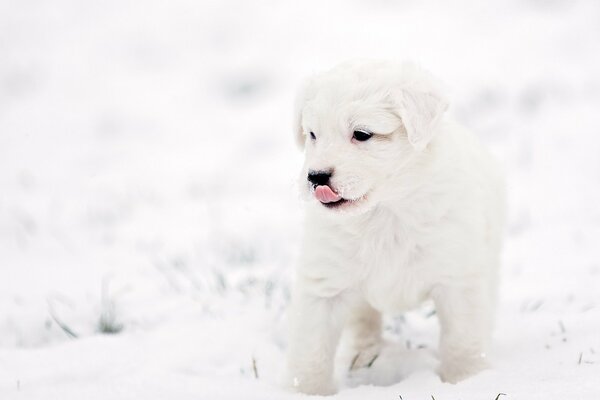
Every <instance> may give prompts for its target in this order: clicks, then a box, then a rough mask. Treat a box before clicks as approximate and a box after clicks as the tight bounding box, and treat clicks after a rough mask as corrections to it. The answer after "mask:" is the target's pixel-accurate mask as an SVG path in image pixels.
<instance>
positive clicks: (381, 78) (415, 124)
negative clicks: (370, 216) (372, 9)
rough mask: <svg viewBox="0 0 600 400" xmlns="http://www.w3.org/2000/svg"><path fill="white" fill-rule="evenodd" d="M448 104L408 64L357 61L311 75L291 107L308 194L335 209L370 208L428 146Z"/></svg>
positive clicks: (424, 74)
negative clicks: (302, 156)
mask: <svg viewBox="0 0 600 400" xmlns="http://www.w3.org/2000/svg"><path fill="white" fill-rule="evenodd" d="M447 106H448V105H447V103H446V101H445V100H444V98H443V97H442V95H441V93H440V91H439V89H437V87H436V84H435V82H434V80H433V79H432V78H431V76H430V75H429V74H428V73H427V72H425V71H423V70H421V69H419V68H417V67H416V66H414V65H412V64H399V63H394V62H369V61H359V62H356V61H355V62H351V63H345V64H342V65H340V66H338V67H336V68H334V69H332V70H330V71H328V72H325V73H322V74H319V75H316V76H314V77H313V78H311V79H309V80H308V82H307V83H306V84H305V86H304V88H303V89H302V90H301V91H300V93H299V95H298V97H297V100H296V110H295V125H296V126H295V129H296V138H297V141H298V143H299V145H300V146H301V147H302V148H304V151H305V163H304V168H303V171H302V175H301V180H302V185H301V186H302V187H304V188H305V193H306V194H308V195H309V196H310V198H312V199H313V200H314V201H316V202H317V203H318V204H319V205H320V206H322V208H324V209H328V210H332V211H347V212H352V213H361V212H365V211H367V210H369V209H371V208H372V207H374V206H375V205H377V204H378V203H379V202H381V201H382V200H383V199H385V198H386V197H389V195H390V192H391V191H392V190H393V188H392V187H390V186H393V182H394V178H395V177H397V176H398V174H401V173H402V171H403V170H406V169H407V168H411V164H412V163H414V162H415V160H417V159H418V156H419V154H420V153H421V152H423V151H424V150H425V149H426V148H427V146H428V144H429V143H430V142H431V140H432V139H433V137H434V135H435V133H436V131H437V130H438V129H437V128H438V126H439V125H440V120H441V117H442V115H443V113H444V111H445V110H446V108H447Z"/></svg>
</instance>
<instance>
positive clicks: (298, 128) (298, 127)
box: [294, 79, 314, 149]
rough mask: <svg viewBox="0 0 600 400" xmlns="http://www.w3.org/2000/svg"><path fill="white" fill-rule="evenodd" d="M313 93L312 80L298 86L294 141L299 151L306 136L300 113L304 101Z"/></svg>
mask: <svg viewBox="0 0 600 400" xmlns="http://www.w3.org/2000/svg"><path fill="white" fill-rule="evenodd" d="M313 91H314V89H313V81H312V79H307V80H306V81H304V82H303V83H302V85H301V86H300V89H299V90H298V94H297V95H296V99H295V101H294V139H295V141H296V144H297V145H298V147H299V148H301V149H304V143H305V141H306V135H305V134H304V132H303V128H302V112H303V110H304V105H305V104H306V101H307V100H308V99H309V98H310V97H311V94H312V92H313Z"/></svg>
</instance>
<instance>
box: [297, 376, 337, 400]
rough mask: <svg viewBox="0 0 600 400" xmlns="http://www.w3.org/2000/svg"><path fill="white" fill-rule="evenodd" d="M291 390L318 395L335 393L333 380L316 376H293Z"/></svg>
mask: <svg viewBox="0 0 600 400" xmlns="http://www.w3.org/2000/svg"><path fill="white" fill-rule="evenodd" d="M290 384H291V387H292V390H294V391H296V392H299V393H304V394H310V395H318V396H330V395H332V394H335V393H337V388H336V387H335V384H334V383H333V381H328V380H323V379H320V378H319V377H318V376H312V377H309V376H306V377H302V378H300V377H294V378H292V379H291V382H290Z"/></svg>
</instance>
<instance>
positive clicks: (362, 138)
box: [352, 130, 373, 142]
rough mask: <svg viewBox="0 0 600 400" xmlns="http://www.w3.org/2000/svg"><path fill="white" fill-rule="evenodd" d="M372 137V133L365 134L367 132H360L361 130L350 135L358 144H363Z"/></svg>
mask: <svg viewBox="0 0 600 400" xmlns="http://www.w3.org/2000/svg"><path fill="white" fill-rule="evenodd" d="M372 136H373V134H372V133H370V132H367V131H362V130H356V131H354V133H353V134H352V138H353V139H356V140H358V141H359V142H364V141H366V140H369V139H371V137H372Z"/></svg>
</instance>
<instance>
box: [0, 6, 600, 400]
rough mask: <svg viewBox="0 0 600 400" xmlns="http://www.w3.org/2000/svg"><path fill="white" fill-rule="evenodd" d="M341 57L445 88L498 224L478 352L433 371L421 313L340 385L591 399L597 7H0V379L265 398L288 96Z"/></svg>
mask: <svg viewBox="0 0 600 400" xmlns="http://www.w3.org/2000/svg"><path fill="white" fill-rule="evenodd" d="M356 57H362V58H365V57H366V58H386V59H387V58H393V59H407V60H412V61H416V62H417V63H419V64H421V65H422V66H424V67H425V68H427V69H429V70H430V71H432V72H433V74H434V75H436V76H438V77H439V78H440V79H441V80H442V81H443V82H445V83H446V86H447V90H448V92H449V95H450V98H451V99H452V107H451V110H450V112H451V113H452V114H453V115H454V116H455V117H456V119H458V120H459V121H460V122H461V123H463V124H464V125H466V126H468V127H469V128H471V129H472V130H474V131H475V132H477V134H478V135H479V136H480V137H481V139H482V140H483V141H484V142H485V143H486V144H487V145H488V146H489V147H490V148H491V149H492V151H493V152H494V154H495V155H496V156H497V157H498V159H499V160H500V161H501V162H502V164H503V165H504V166H505V169H506V171H507V175H508V182H509V197H510V221H509V226H508V228H507V242H506V247H505V255H504V265H503V288H502V302H501V306H500V310H499V317H498V319H499V322H498V335H497V336H498V337H499V340H498V341H497V342H498V345H497V353H498V356H497V359H498V360H497V362H496V365H497V368H496V369H495V370H494V371H492V372H487V373H485V374H483V375H482V377H477V378H476V379H475V380H473V381H469V382H470V383H469V384H467V385H466V386H463V387H462V388H459V389H456V388H450V389H449V388H448V387H447V386H444V385H441V384H440V383H439V382H438V381H437V380H436V378H435V375H434V374H433V372H432V370H433V368H434V367H435V361H434V359H435V357H434V356H435V353H434V351H433V350H431V348H432V347H435V341H436V336H435V334H436V333H435V332H436V331H435V330H436V329H437V328H436V327H435V323H434V321H433V319H432V318H430V316H431V312H430V310H428V309H427V307H426V308H425V309H424V310H421V311H419V312H416V313H414V314H409V315H407V316H404V317H400V318H393V319H390V320H388V321H386V334H387V335H388V338H389V340H390V341H391V342H393V345H391V347H390V350H389V352H388V353H389V355H390V360H388V361H389V362H387V363H386V362H383V361H382V362H381V366H378V365H375V366H374V367H373V368H372V370H370V371H362V372H360V373H357V374H355V375H354V376H351V377H350V378H348V377H344V376H342V377H341V379H342V381H343V382H344V383H343V386H344V385H345V386H347V387H350V386H357V385H359V384H362V383H374V384H395V385H394V386H390V387H389V388H386V389H385V391H384V389H378V390H382V391H379V392H377V393H381V394H382V396H383V397H382V398H397V396H398V394H401V393H411V391H414V393H415V396H416V397H415V398H425V397H428V395H429V394H430V393H429V392H420V391H419V390H422V388H423V387H424V386H425V387H427V388H428V390H429V389H431V390H434V389H435V390H438V393H443V392H444V391H448V390H450V391H452V390H455V392H452V393H462V395H463V396H464V397H462V398H471V397H469V396H473V398H478V399H481V398H483V397H481V396H482V394H485V396H488V397H490V398H493V396H495V394H496V393H497V392H500V391H510V390H512V393H520V394H522V395H524V396H526V397H523V398H527V399H533V398H536V397H535V396H540V397H539V398H547V397H543V396H545V395H546V394H547V393H550V392H552V393H554V394H556V393H559V394H560V393H568V394H570V395H572V396H575V397H572V398H577V396H576V395H586V394H590V393H596V394H597V393H598V391H599V390H600V388H599V387H598V384H597V383H594V379H595V378H593V379H592V377H594V376H595V377H597V375H598V373H599V372H600V370H599V367H598V366H599V365H600V356H598V354H597V353H598V352H600V343H599V340H600V339H599V338H598V334H597V332H598V330H599V329H600V308H599V307H598V303H599V301H600V292H599V291H598V287H599V286H598V285H599V283H600V261H599V255H600V246H599V243H598V238H599V237H600V208H599V206H598V205H599V204H600V186H599V184H600V156H599V155H600V112H599V110H600V3H598V2H597V1H593V0H591V1H576V0H573V1H566V0H523V1H516V0H509V1H504V2H477V1H466V0H459V1H452V2H442V1H423V2H418V1H413V0H402V1H400V0H399V1H394V0H374V1H366V0H349V1H341V0H337V1H329V2H321V1H316V0H310V1H302V2H293V1H275V0H259V1H252V2H250V1H241V0H226V1H216V0H215V1H191V0H173V1H169V2H161V1H154V0H150V1H144V2H141V1H132V0H120V1H116V0H107V1H103V2H90V1H74V0H57V1H53V2H48V1H41V0H0V398H2V399H5V398H13V396H22V397H18V398H42V397H44V398H59V396H60V398H63V399H64V398H71V397H70V396H72V398H82V397H84V398H95V397H94V396H98V398H164V396H166V395H173V394H177V395H178V396H179V397H178V398H212V399H215V398H238V397H235V396H238V395H239V393H240V391H241V392H243V393H244V396H246V397H244V398H254V397H252V396H256V398H260V399H266V398H282V397H281V396H284V394H283V393H281V389H280V388H279V387H278V384H277V382H278V379H279V377H278V376H279V372H280V370H281V367H282V365H283V359H282V357H283V355H282V354H283V351H284V348H285V312H284V310H285V306H286V304H287V301H288V298H289V282H290V279H291V275H292V267H293V263H294V258H295V255H296V254H297V252H298V246H299V234H300V229H301V221H302V208H301V202H300V201H299V199H298V196H297V189H296V187H295V182H296V178H297V175H298V172H299V168H300V165H301V162H302V154H301V153H300V151H299V150H298V149H297V148H296V147H295V146H294V141H293V138H292V128H291V120H292V116H291V110H292V102H293V98H294V91H295V89H296V88H297V87H298V85H299V84H300V82H301V81H302V78H304V77H305V76H307V75H310V74H311V73H313V72H316V71H320V70H324V69H327V68H330V67H332V66H333V65H335V64H336V63H338V62H340V61H344V60H347V59H349V58H356ZM515 328H517V329H515ZM417 347H418V349H417ZM411 349H412V352H410V350H411ZM398 354H401V355H402V357H398V356H397V355H398ZM392 355H394V357H392ZM382 359H385V357H382ZM394 360H395V361H394ZM402 360H412V362H409V363H407V362H404V363H403V361H402ZM384 361H385V360H384ZM423 371H429V372H423ZM411 374H412V375H411ZM420 374H421V375H420ZM409 375H410V376H409ZM402 378H404V380H403V381H402V382H401V383H397V382H399V381H400V380H401V379H402ZM531 382H543V386H540V387H532V386H531ZM232 383H235V385H232ZM368 389H370V390H375V389H373V388H369V387H362V388H361V389H356V390H362V391H361V392H352V390H347V391H343V392H342V394H341V395H340V396H342V397H343V396H346V398H354V397H352V396H355V395H356V393H360V395H361V396H362V397H356V398H368V396H370V392H368ZM561 390H562V392H561ZM492 392H494V393H492ZM425 394H426V395H427V396H425ZM45 396H50V397H45ZM52 396H56V397H52ZM107 396H108V397H107ZM228 396H229V397H228ZM248 396H249V397H248ZM405 398H406V397H405ZM486 398H487V397H486ZM579 398H584V397H579Z"/></svg>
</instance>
